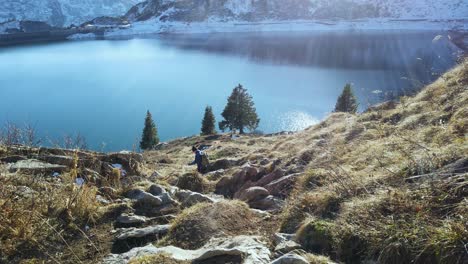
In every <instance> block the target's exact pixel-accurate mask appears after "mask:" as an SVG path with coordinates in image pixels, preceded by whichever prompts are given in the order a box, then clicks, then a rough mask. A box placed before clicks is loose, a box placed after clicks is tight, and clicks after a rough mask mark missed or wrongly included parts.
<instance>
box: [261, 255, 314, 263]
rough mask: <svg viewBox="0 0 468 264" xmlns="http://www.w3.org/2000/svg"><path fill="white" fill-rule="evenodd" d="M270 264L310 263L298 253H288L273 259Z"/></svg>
mask: <svg viewBox="0 0 468 264" xmlns="http://www.w3.org/2000/svg"><path fill="white" fill-rule="evenodd" d="M270 264H309V262H308V261H307V260H306V259H305V258H304V257H301V256H299V255H296V254H286V255H283V256H282V257H280V258H278V259H275V260H273V261H272V262H270Z"/></svg>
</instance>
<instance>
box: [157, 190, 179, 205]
mask: <svg viewBox="0 0 468 264" xmlns="http://www.w3.org/2000/svg"><path fill="white" fill-rule="evenodd" d="M158 197H159V198H160V199H161V201H162V203H163V204H177V201H175V200H174V199H172V197H171V195H169V193H167V192H164V193H162V194H161V195H159V196H158Z"/></svg>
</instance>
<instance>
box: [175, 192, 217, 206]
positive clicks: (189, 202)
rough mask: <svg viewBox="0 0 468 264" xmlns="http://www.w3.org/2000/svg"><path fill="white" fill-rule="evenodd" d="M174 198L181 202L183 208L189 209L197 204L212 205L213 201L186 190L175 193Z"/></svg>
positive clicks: (205, 196)
mask: <svg viewBox="0 0 468 264" xmlns="http://www.w3.org/2000/svg"><path fill="white" fill-rule="evenodd" d="M176 198H177V199H178V200H179V201H180V202H181V204H182V206H183V207H185V208H186V207H190V206H193V205H195V204H197V203H214V202H215V201H214V200H213V199H212V198H210V197H209V196H207V195H204V194H201V193H197V192H192V191H187V190H180V191H178V192H177V193H176Z"/></svg>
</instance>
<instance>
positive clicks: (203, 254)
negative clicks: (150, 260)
mask: <svg viewBox="0 0 468 264" xmlns="http://www.w3.org/2000/svg"><path fill="white" fill-rule="evenodd" d="M160 253H164V254H168V255H169V256H171V258H173V259H174V260H186V261H191V262H192V263H244V264H262V263H269V262H270V251H269V250H268V247H267V246H266V245H265V244H264V243H263V242H261V241H260V238H259V237H252V236H237V237H224V238H213V239H211V240H210V241H209V242H208V243H206V244H205V245H204V246H203V247H202V248H200V249H197V250H184V249H181V248H178V247H174V246H168V247H161V248H157V247H155V246H153V245H148V246H145V247H141V248H134V249H132V250H130V251H129V252H126V253H123V254H113V255H110V256H108V257H107V258H105V259H104V261H103V262H102V264H126V263H129V262H130V261H131V260H134V259H136V258H138V257H142V256H149V255H155V254H160Z"/></svg>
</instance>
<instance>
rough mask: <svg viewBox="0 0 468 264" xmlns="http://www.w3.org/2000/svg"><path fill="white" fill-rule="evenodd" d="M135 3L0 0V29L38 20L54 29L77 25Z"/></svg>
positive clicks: (122, 10) (132, 0) (120, 12)
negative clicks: (10, 23) (11, 24)
mask: <svg viewBox="0 0 468 264" xmlns="http://www.w3.org/2000/svg"><path fill="white" fill-rule="evenodd" d="M139 2H141V1H139V0H4V1H0V27H1V24H2V23H5V22H9V21H25V20H29V21H40V22H46V23H47V24H49V25H51V26H55V27H66V26H69V25H71V24H75V25H80V24H81V23H84V22H86V21H89V20H92V19H94V18H96V17H99V16H120V15H123V14H125V12H127V11H128V10H129V9H130V8H131V7H132V6H133V5H135V4H137V3H139Z"/></svg>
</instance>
